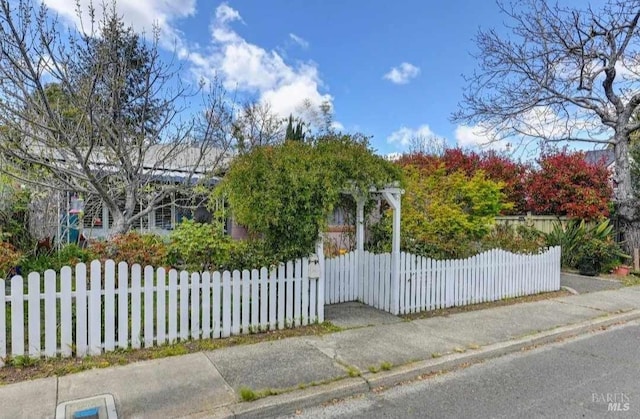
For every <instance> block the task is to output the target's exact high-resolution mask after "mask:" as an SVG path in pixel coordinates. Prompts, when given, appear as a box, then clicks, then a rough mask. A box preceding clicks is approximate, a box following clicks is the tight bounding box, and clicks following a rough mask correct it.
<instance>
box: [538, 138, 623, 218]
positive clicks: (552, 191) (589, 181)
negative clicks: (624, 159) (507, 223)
mask: <svg viewBox="0 0 640 419" xmlns="http://www.w3.org/2000/svg"><path fill="white" fill-rule="evenodd" d="M538 164H539V166H540V168H539V169H538V170H534V171H532V172H531V173H530V174H529V176H528V177H527V182H526V188H527V207H528V209H529V210H530V211H532V212H534V213H536V214H554V215H566V216H569V217H575V218H582V219H595V218H599V217H602V216H607V215H609V207H608V204H609V201H610V199H611V196H612V193H613V191H612V189H611V185H610V183H609V171H608V170H607V168H606V167H604V166H603V165H602V164H589V163H587V162H586V161H585V159H584V153H580V152H575V153H574V152H568V151H566V150H562V151H553V152H550V153H544V154H543V155H542V156H541V157H540V158H539V159H538Z"/></svg>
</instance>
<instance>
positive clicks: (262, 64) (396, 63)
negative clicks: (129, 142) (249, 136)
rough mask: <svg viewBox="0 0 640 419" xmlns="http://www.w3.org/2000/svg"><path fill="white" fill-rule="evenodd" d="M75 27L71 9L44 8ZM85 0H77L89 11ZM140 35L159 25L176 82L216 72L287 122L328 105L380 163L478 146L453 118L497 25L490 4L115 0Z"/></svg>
mask: <svg viewBox="0 0 640 419" xmlns="http://www.w3.org/2000/svg"><path fill="white" fill-rule="evenodd" d="M44 1H45V3H47V4H48V5H49V7H50V8H51V9H52V10H54V11H56V12H58V13H60V15H61V16H63V17H66V18H68V19H67V21H68V22H72V21H73V20H74V7H75V6H74V4H73V3H74V2H73V1H71V0H44ZM87 1H88V0H82V3H83V4H86V3H87ZM118 8H119V12H120V13H121V14H122V15H123V16H124V18H125V19H126V20H127V22H128V23H130V24H132V25H133V26H134V27H135V28H136V29H138V30H147V31H148V30H149V28H150V27H151V25H152V24H153V23H154V22H156V23H158V24H159V26H160V27H161V29H162V44H163V46H164V47H165V50H166V51H167V52H169V51H171V50H173V49H174V48H176V47H177V51H176V53H177V56H178V57H179V58H180V60H181V61H182V64H183V66H184V70H183V71H184V74H183V79H185V80H192V81H195V80H197V79H198V78H200V77H204V78H209V79H211V78H212V77H214V76H215V75H217V76H218V77H219V78H220V79H221V80H222V81H223V82H224V84H225V86H226V87H227V88H228V89H230V90H234V91H235V90H237V91H238V93H239V94H241V95H247V96H251V97H254V98H256V99H257V100H261V101H265V102H269V103H270V105H271V107H272V109H273V110H274V111H275V112H278V113H280V114H282V115H288V114H289V113H290V112H293V113H294V114H295V113H296V112H298V111H299V110H300V109H301V104H302V102H303V101H304V100H305V99H308V100H309V101H310V102H311V103H312V104H314V105H316V106H317V105H319V104H320V103H321V102H322V101H324V100H328V101H330V102H331V104H332V106H333V109H334V119H335V121H336V126H337V127H338V128H342V129H343V131H345V132H361V133H364V134H367V135H371V136H373V140H372V143H373V146H374V148H376V149H377V150H378V152H380V153H383V154H386V153H391V152H402V151H404V150H406V147H407V141H408V140H409V138H411V137H412V136H414V135H416V134H422V135H426V136H428V135H431V134H435V135H437V136H440V137H444V138H446V140H447V143H448V145H450V146H454V145H462V146H473V145H474V144H477V142H481V141H482V140H483V139H482V138H481V137H480V136H478V135H474V134H473V133H472V130H471V129H470V127H465V126H457V125H455V124H452V123H451V122H450V120H449V117H450V115H451V113H452V112H453V111H455V110H456V107H457V104H458V102H459V101H460V100H461V98H462V93H463V88H464V85H465V83H464V80H463V78H462V74H469V73H471V72H472V71H473V68H474V65H475V61H474V58H473V57H472V56H471V55H470V54H471V53H472V52H474V51H475V45H474V43H473V41H472V38H473V36H474V35H475V33H476V32H477V30H478V28H479V27H483V28H490V27H498V28H501V27H502V25H503V23H502V22H503V16H501V15H500V14H499V12H498V7H497V5H496V4H495V2H493V1H491V0H481V1H479V0H449V1H428V0H427V1H420V0H396V1H393V2H389V1H379V0H369V1H367V0H349V1H346V0H304V1H303V0H297V1H294V0H269V1H258V0H229V1H227V2H224V3H222V2H215V1H214V2H210V1H204V0H198V1H197V0H175V1H168V0H120V2H119V3H118Z"/></svg>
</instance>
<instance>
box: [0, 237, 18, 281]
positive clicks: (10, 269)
mask: <svg viewBox="0 0 640 419" xmlns="http://www.w3.org/2000/svg"><path fill="white" fill-rule="evenodd" d="M21 258H22V252H20V251H19V250H17V249H16V248H15V246H14V245H12V244H11V243H7V242H0V278H7V277H9V276H11V275H12V274H14V273H16V272H15V271H14V268H15V267H16V266H17V265H18V264H19V263H20V259H21Z"/></svg>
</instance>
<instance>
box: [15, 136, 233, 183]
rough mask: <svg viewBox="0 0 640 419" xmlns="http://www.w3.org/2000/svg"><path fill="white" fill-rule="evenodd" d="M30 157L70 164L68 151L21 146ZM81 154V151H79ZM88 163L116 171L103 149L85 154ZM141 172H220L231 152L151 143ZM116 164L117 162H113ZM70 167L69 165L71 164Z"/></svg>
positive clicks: (194, 174)
mask: <svg viewBox="0 0 640 419" xmlns="http://www.w3.org/2000/svg"><path fill="white" fill-rule="evenodd" d="M25 148H26V150H28V151H27V152H28V153H29V154H31V155H37V156H40V158H42V157H44V158H46V159H50V160H53V161H58V162H63V163H64V162H74V161H75V156H72V155H71V153H70V151H69V150H66V149H58V148H53V147H48V146H42V145H37V144H31V145H28V146H27V147H25ZM81 152H82V151H81ZM89 153H90V154H89V158H88V163H89V165H90V167H94V168H95V169H96V170H107V171H109V170H119V165H118V164H114V158H113V157H109V155H110V154H113V153H112V151H111V150H109V149H107V148H105V147H93V148H92V149H91V151H90V152H89ZM136 153H137V150H132V154H133V157H132V160H133V161H132V163H133V164H134V165H135V164H137V162H136V160H135V159H136V157H135V154H136ZM142 154H143V155H142V158H143V162H142V169H143V170H142V171H143V173H146V174H148V175H151V176H157V175H161V176H167V177H174V178H175V177H180V178H184V177H187V176H188V175H189V174H191V175H192V177H194V178H198V177H201V176H202V175H204V174H206V173H209V172H210V171H211V170H212V169H217V170H224V168H225V167H226V166H227V165H228V163H229V161H230V160H231V158H232V157H233V156H232V153H231V152H229V151H225V150H221V149H218V148H207V149H203V148H201V147H199V146H197V145H187V144H181V145H179V146H178V147H176V146H174V145H170V144H153V145H150V146H149V147H148V149H147V150H145V151H144V153H142ZM116 161H117V160H116ZM71 164H73V163H71Z"/></svg>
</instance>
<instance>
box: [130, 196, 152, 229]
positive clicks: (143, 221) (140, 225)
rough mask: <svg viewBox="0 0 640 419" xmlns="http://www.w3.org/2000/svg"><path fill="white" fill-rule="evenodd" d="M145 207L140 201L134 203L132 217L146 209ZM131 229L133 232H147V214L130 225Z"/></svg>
mask: <svg viewBox="0 0 640 419" xmlns="http://www.w3.org/2000/svg"><path fill="white" fill-rule="evenodd" d="M146 207H147V206H146V205H143V204H142V202H141V201H138V203H136V206H135V207H134V209H133V215H136V214H139V213H140V212H141V211H142V210H144V209H146ZM131 228H133V229H135V230H148V229H149V213H147V214H145V215H143V216H142V217H140V218H137V219H136V220H135V221H134V222H133V223H132V224H131Z"/></svg>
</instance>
